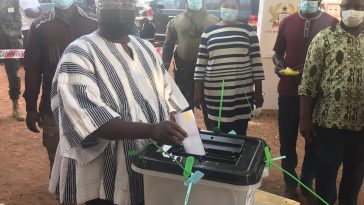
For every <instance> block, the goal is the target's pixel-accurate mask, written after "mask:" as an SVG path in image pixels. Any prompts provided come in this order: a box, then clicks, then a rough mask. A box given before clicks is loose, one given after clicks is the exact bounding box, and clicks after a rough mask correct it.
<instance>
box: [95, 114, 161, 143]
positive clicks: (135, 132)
mask: <svg viewBox="0 0 364 205" xmlns="http://www.w3.org/2000/svg"><path fill="white" fill-rule="evenodd" d="M153 126H154V125H153V124H147V123H138V122H125V121H123V120H121V119H118V118H114V119H112V120H110V121H109V122H107V123H106V124H104V125H103V126H101V127H100V128H99V129H97V130H96V131H95V132H93V133H92V134H91V136H96V137H98V138H102V139H107V140H122V139H147V138H150V137H152V136H151V134H152V131H153Z"/></svg>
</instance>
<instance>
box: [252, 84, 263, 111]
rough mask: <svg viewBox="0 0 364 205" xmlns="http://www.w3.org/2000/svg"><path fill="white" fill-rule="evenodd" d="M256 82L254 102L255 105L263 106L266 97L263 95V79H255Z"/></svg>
mask: <svg viewBox="0 0 364 205" xmlns="http://www.w3.org/2000/svg"><path fill="white" fill-rule="evenodd" d="M254 83H255V91H254V94H253V104H254V105H255V107H257V108H260V107H262V106H263V103H264V97H263V91H262V87H263V86H262V81H261V80H257V81H254Z"/></svg>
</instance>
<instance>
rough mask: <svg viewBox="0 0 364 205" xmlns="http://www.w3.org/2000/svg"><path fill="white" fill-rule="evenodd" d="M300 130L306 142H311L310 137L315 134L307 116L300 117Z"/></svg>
mask: <svg viewBox="0 0 364 205" xmlns="http://www.w3.org/2000/svg"><path fill="white" fill-rule="evenodd" d="M300 132H301V135H302V136H303V137H304V138H305V139H306V142H311V139H312V137H313V136H314V135H315V130H314V126H313V123H312V120H311V119H309V118H304V119H302V118H301V119H300Z"/></svg>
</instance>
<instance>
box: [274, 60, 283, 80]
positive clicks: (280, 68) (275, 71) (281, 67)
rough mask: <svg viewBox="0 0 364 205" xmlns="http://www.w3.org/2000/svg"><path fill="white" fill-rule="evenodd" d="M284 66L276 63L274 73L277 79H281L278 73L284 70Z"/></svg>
mask: <svg viewBox="0 0 364 205" xmlns="http://www.w3.org/2000/svg"><path fill="white" fill-rule="evenodd" d="M284 69H285V68H284V65H283V63H282V62H278V63H277V64H276V66H275V68H274V73H275V74H276V75H277V76H278V77H282V75H281V74H280V73H279V71H280V70H284Z"/></svg>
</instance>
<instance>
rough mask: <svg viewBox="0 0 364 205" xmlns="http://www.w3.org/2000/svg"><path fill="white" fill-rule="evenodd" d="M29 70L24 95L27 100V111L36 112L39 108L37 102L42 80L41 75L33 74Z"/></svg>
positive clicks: (26, 75)
mask: <svg viewBox="0 0 364 205" xmlns="http://www.w3.org/2000/svg"><path fill="white" fill-rule="evenodd" d="M29 72H30V71H26V72H25V91H24V94H23V96H24V98H25V102H26V111H27V112H34V111H37V110H38V104H37V103H38V96H39V93H40V87H41V83H42V80H41V77H40V76H35V75H32V74H30V73H29Z"/></svg>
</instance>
